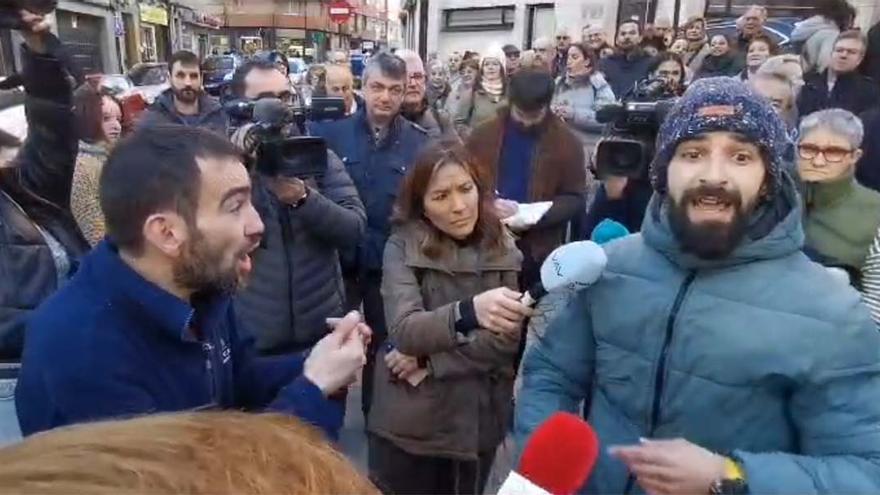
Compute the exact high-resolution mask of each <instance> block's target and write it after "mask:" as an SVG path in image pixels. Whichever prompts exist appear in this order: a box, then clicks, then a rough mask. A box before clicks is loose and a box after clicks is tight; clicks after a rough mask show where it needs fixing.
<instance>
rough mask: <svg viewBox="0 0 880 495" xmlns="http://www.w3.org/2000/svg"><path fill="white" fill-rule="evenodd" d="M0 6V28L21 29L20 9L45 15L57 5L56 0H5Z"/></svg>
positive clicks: (22, 26)
mask: <svg viewBox="0 0 880 495" xmlns="http://www.w3.org/2000/svg"><path fill="white" fill-rule="evenodd" d="M3 3H4V5H2V6H0V29H22V28H24V27H25V26H24V25H22V23H21V15H20V14H19V11H20V10H27V11H28V12H33V13H34V14H40V15H46V14H48V13H50V12H52V11H53V10H55V8H56V7H57V6H58V0H5V1H4V2H3Z"/></svg>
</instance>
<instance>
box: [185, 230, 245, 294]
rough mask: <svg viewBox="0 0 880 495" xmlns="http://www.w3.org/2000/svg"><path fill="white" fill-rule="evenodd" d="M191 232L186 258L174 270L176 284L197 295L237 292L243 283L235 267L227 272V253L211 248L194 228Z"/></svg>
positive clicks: (186, 248)
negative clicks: (197, 293) (224, 256)
mask: <svg viewBox="0 0 880 495" xmlns="http://www.w3.org/2000/svg"><path fill="white" fill-rule="evenodd" d="M191 231H192V232H194V234H193V238H192V239H190V240H189V241H188V242H187V243H186V247H185V248H184V253H183V257H182V258H181V260H180V261H179V262H178V263H177V264H175V266H174V268H173V270H172V271H173V275H174V281H175V282H176V283H177V285H179V286H180V287H184V288H187V289H189V290H192V291H193V292H199V293H217V292H220V293H227V294H232V293H234V292H235V290H236V289H238V283H239V281H238V272H237V271H236V269H235V266H233V267H232V268H230V269H228V270H224V268H223V251H222V250H220V249H213V248H212V247H211V246H209V245H208V243H207V242H206V241H205V237H204V236H203V235H202V233H201V232H199V231H198V230H196V229H195V228H194V227H191Z"/></svg>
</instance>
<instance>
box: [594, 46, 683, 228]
mask: <svg viewBox="0 0 880 495" xmlns="http://www.w3.org/2000/svg"><path fill="white" fill-rule="evenodd" d="M648 74H649V75H648V77H647V78H645V79H644V80H642V81H640V82H639V83H638V84H637V85H636V87H635V89H634V91H633V93H632V94H633V97H632V100H633V101H642V102H658V101H663V100H674V99H675V98H678V97H679V96H681V95H682V94H683V93H684V89H685V66H684V62H682V60H681V57H679V56H678V55H676V54H674V53H668V52H667V53H663V54H660V55H659V56H658V57H657V58H656V59H655V60H654V62H653V63H652V64H651V67H650V71H649V73H648ZM657 124H659V119H658V122H657ZM654 131H656V129H655V130H654ZM651 138H653V133H652V135H651ZM650 140H651V141H652V140H653V139H650ZM648 158H649V159H653V156H650V157H648ZM643 165H645V167H643V168H644V170H643V172H644V173H642V174H640V175H638V176H636V177H632V176H623V175H613V174H602V173H601V170H600V177H599V178H600V179H601V180H602V186H601V187H600V188H599V191H598V193H597V194H596V199H595V200H594V202H593V205H592V207H591V208H590V211H589V212H588V213H587V220H586V225H585V229H584V230H585V232H584V233H585V234H586V236H587V237H589V236H590V234H591V233H592V232H593V229H595V228H596V225H598V224H599V222H601V221H602V220H604V219H606V218H608V219H611V220H614V221H617V222H619V223H621V224H623V225H624V226H626V228H627V229H629V231H630V232H638V231H639V230H640V229H641V225H642V219H643V217H644V216H645V209H646V208H647V207H648V201H649V200H650V199H651V194H652V189H651V183H650V181H649V180H648V176H647V164H643Z"/></svg>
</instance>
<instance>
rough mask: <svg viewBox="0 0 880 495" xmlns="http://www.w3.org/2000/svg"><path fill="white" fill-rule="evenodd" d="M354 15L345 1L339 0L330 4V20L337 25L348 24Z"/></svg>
mask: <svg viewBox="0 0 880 495" xmlns="http://www.w3.org/2000/svg"><path fill="white" fill-rule="evenodd" d="M352 13H353V12H352V10H351V5H350V4H349V3H348V2H346V1H345V0H337V1H335V2H333V3H331V4H330V20H331V21H333V22H335V23H336V24H344V23H346V22H348V18H349V17H351V14H352Z"/></svg>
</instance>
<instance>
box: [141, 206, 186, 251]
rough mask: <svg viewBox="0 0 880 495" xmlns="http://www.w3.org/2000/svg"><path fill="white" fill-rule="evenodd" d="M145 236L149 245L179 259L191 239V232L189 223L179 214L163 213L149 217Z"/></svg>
mask: <svg viewBox="0 0 880 495" xmlns="http://www.w3.org/2000/svg"><path fill="white" fill-rule="evenodd" d="M143 235H144V240H145V241H146V244H147V245H149V246H152V247H153V248H154V249H156V250H158V251H161V252H162V253H164V254H165V255H166V256H168V257H171V258H177V257H179V256H180V254H181V252H182V250H183V245H184V244H185V243H186V241H187V240H188V239H189V235H190V232H189V227H188V226H187V222H186V221H185V220H184V218H183V217H182V216H180V214H179V213H175V212H172V211H162V212H158V213H154V214H152V215H150V216H149V217H147V220H146V221H145V222H144V228H143Z"/></svg>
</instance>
